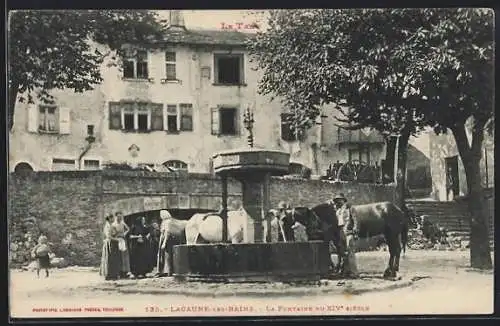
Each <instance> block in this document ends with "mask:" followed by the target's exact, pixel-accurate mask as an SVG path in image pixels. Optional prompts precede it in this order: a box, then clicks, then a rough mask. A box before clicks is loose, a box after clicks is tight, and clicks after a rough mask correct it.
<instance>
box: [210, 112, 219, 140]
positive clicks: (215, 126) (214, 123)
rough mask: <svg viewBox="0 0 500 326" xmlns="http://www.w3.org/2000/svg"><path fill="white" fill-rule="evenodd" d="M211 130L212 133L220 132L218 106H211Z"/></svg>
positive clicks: (217, 133)
mask: <svg viewBox="0 0 500 326" xmlns="http://www.w3.org/2000/svg"><path fill="white" fill-rule="evenodd" d="M210 110H211V111H210V113H211V131H212V135H219V134H220V115H219V108H211V109H210Z"/></svg>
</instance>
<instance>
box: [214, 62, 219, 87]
mask: <svg viewBox="0 0 500 326" xmlns="http://www.w3.org/2000/svg"><path fill="white" fill-rule="evenodd" d="M214 83H215V84H218V83H219V57H218V56H217V55H214Z"/></svg>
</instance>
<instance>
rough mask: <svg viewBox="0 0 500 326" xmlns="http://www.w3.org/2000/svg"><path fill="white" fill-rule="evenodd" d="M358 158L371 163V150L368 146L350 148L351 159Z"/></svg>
mask: <svg viewBox="0 0 500 326" xmlns="http://www.w3.org/2000/svg"><path fill="white" fill-rule="evenodd" d="M353 160H358V161H360V162H363V163H367V164H370V150H369V149H368V148H363V147H360V148H355V149H350V150H349V161H353Z"/></svg>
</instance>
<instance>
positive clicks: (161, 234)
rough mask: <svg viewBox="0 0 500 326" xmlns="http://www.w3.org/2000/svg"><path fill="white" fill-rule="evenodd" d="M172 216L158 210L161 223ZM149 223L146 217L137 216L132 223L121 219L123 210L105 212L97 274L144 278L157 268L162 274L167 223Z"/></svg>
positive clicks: (110, 278)
mask: <svg viewBox="0 0 500 326" xmlns="http://www.w3.org/2000/svg"><path fill="white" fill-rule="evenodd" d="M171 217H172V216H171V215H170V213H169V212H168V211H167V210H162V211H160V218H161V220H162V221H163V222H165V221H166V220H167V219H170V218H171ZM163 222H162V224H161V226H159V225H158V223H156V222H153V223H151V225H148V224H147V222H146V218H145V217H143V216H142V217H138V218H137V219H136V220H135V221H134V223H133V225H132V226H130V227H129V226H128V225H127V223H125V221H124V220H123V214H122V212H116V213H115V214H114V215H113V214H111V215H108V216H106V219H105V224H104V231H103V234H104V241H103V248H102V258H101V268H100V274H101V276H103V277H104V278H105V279H106V280H117V279H124V278H130V277H132V276H134V277H136V278H144V277H146V275H147V274H149V273H151V272H154V271H156V273H155V274H156V276H165V275H167V274H168V272H169V271H167V270H166V268H165V265H166V264H165V257H168V254H167V253H166V244H167V241H166V240H167V239H166V234H167V232H166V231H167V230H166V229H167V227H168V224H167V223H163Z"/></svg>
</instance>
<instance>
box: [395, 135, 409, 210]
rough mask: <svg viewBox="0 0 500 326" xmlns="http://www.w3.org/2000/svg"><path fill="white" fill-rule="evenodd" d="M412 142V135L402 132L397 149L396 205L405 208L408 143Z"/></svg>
mask: <svg viewBox="0 0 500 326" xmlns="http://www.w3.org/2000/svg"><path fill="white" fill-rule="evenodd" d="M409 140H410V133H409V132H408V131H406V130H403V131H402V132H401V135H400V136H399V142H398V147H397V156H398V169H397V171H396V177H395V179H396V196H397V202H396V205H397V206H398V207H401V208H405V201H406V197H407V196H406V192H407V189H406V162H407V160H408V142H409Z"/></svg>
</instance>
